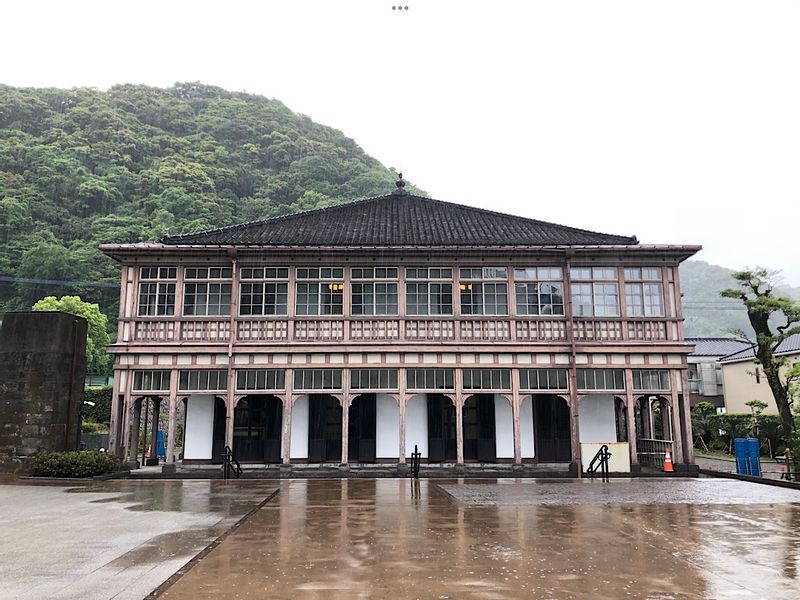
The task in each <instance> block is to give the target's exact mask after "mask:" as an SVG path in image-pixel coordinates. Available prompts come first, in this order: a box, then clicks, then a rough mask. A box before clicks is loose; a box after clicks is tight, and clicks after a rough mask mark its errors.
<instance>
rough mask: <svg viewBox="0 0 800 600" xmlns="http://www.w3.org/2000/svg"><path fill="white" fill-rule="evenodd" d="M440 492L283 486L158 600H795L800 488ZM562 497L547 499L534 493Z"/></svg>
mask: <svg viewBox="0 0 800 600" xmlns="http://www.w3.org/2000/svg"><path fill="white" fill-rule="evenodd" d="M443 483H444V482H443ZM445 485H448V484H445ZM556 486H557V487H556ZM477 487H481V488H482V489H481V490H476V489H474V488H477ZM458 489H460V490H461V492H459V491H458ZM447 490H448V492H449V493H445V492H443V491H442V489H440V488H439V487H437V484H436V483H435V482H432V481H425V480H423V481H420V482H413V481H411V480H389V479H379V480H374V479H373V480H329V481H299V480H294V481H285V482H282V483H281V492H280V494H279V495H278V496H277V497H276V498H275V499H274V500H272V501H270V502H269V503H267V504H266V505H264V506H263V507H262V508H261V509H260V510H258V511H257V512H256V513H255V514H254V515H253V517H251V518H250V519H249V520H248V521H247V522H246V523H245V524H244V525H243V526H242V527H240V528H239V529H237V530H236V531H235V532H234V533H233V534H231V535H230V536H229V537H227V538H226V539H225V541H223V542H222V543H221V544H220V545H219V546H218V547H217V548H216V549H214V550H213V551H212V552H211V553H210V554H209V555H208V556H206V557H205V558H204V559H202V560H201V561H199V563H198V564H197V565H196V566H195V567H194V568H193V569H192V570H191V571H189V572H188V573H187V574H186V575H185V576H184V577H183V578H182V579H180V580H178V582H177V583H176V584H175V585H174V586H172V587H171V588H169V589H168V590H167V592H166V593H165V595H164V597H165V598H168V599H170V600H180V599H186V600H200V599H204V598H312V599H317V598H320V599H322V598H324V599H325V600H330V599H333V598H392V599H397V600H399V599H404V598H488V599H501V598H559V599H560V598H581V599H583V598H590V599H592V600H594V599H604V598H608V599H614V600H617V599H620V598H654V599H659V600H665V599H673V598H674V599H679V598H680V599H684V598H685V599H690V598H691V599H695V598H710V599H725V598H736V599H738V598H787V599H788V598H792V599H796V598H798V597H800V492H793V491H792V492H788V493H787V491H786V490H782V489H779V488H773V487H767V486H762V485H757V484H750V483H745V482H738V481H718V480H688V481H687V480H671V481H663V480H661V481H657V482H652V481H649V480H634V481H612V482H610V483H601V482H589V481H583V482H577V481H569V482H542V481H535V482H529V481H524V482H519V483H517V484H514V483H513V482H509V481H504V480H501V481H499V482H498V483H496V484H495V483H493V482H481V483H476V484H474V485H473V484H472V483H471V482H470V483H469V484H468V486H464V487H461V488H459V487H458V486H455V487H453V486H452V485H450V486H449V487H447ZM555 492H561V493H562V494H555ZM450 494H452V495H459V494H460V495H461V496H462V497H463V499H464V502H457V501H455V500H454V499H453V497H452V496H451V495H450ZM558 495H561V496H562V498H565V501H564V502H561V503H558V505H554V504H553V503H552V502H550V501H549V500H548V502H541V501H536V500H531V498H532V497H533V498H536V497H537V496H538V497H549V498H550V500H552V498H553V497H556V496H558ZM582 498H583V499H585V502H583V501H581V499H582ZM620 499H630V500H633V501H635V502H634V503H624V504H618V502H619V501H620ZM606 501H607V502H609V503H611V504H606V503H605V502H606ZM734 502H735V503H734ZM748 502H751V503H748ZM470 504H480V506H471V505H470Z"/></svg>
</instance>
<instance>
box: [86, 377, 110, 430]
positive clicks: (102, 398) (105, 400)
mask: <svg viewBox="0 0 800 600" xmlns="http://www.w3.org/2000/svg"><path fill="white" fill-rule="evenodd" d="M112 390H113V388H112V386H110V385H106V386H103V387H99V388H86V389H85V390H84V391H83V401H84V402H93V403H94V406H91V405H89V404H84V405H83V418H84V420H86V421H94V422H96V423H109V422H110V421H111V396H112Z"/></svg>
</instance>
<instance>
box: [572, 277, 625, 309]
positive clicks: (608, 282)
mask: <svg viewBox="0 0 800 600" xmlns="http://www.w3.org/2000/svg"><path fill="white" fill-rule="evenodd" d="M570 275H571V276H572V314H573V315H574V316H576V317H591V316H595V317H618V316H619V284H618V283H617V269H616V268H615V267H573V268H572V270H571V271H570Z"/></svg>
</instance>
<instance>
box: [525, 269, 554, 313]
mask: <svg viewBox="0 0 800 600" xmlns="http://www.w3.org/2000/svg"><path fill="white" fill-rule="evenodd" d="M561 278H562V273H561V269H560V268H559V267H530V268H525V269H514V281H515V283H514V287H515V289H516V300H517V314H518V315H563V314H564V284H563V283H562V281H561Z"/></svg>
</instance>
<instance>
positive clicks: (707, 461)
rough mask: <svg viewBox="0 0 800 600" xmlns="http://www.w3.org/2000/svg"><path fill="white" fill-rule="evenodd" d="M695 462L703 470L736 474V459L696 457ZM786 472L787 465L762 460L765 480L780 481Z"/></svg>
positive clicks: (762, 471) (762, 474) (762, 472)
mask: <svg viewBox="0 0 800 600" xmlns="http://www.w3.org/2000/svg"><path fill="white" fill-rule="evenodd" d="M695 461H696V462H697V466H698V467H700V468H701V469H708V470H709V471H722V472H723V473H736V459H735V458H719V457H714V458H711V457H706V456H697V457H695ZM785 471H786V465H783V464H778V463H776V462H775V461H772V460H765V459H763V458H762V459H761V476H762V477H764V478H765V479H780V478H781V475H782V474H783V473H784V472H785Z"/></svg>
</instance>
